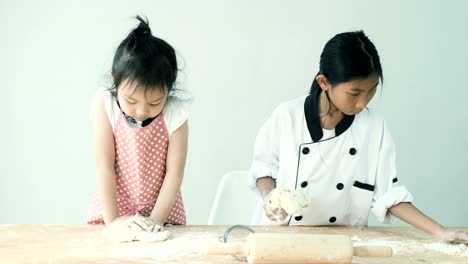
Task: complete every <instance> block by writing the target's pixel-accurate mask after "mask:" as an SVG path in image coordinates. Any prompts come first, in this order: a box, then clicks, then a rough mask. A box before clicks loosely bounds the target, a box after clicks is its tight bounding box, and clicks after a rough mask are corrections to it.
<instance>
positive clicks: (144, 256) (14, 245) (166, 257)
mask: <svg viewBox="0 0 468 264" xmlns="http://www.w3.org/2000/svg"><path fill="white" fill-rule="evenodd" d="M227 228H228V227H227V226H177V227H169V228H168V229H169V230H170V231H171V232H172V236H171V238H170V239H169V240H167V241H165V242H159V243H142V242H130V243H116V242H112V241H108V240H106V239H105V238H104V237H103V235H102V230H103V229H104V227H103V226H100V225H0V263H5V264H6V263H8V264H11V263H152V264H153V263H236V264H239V263H241V262H238V261H236V260H235V259H233V258H232V257H231V256H203V255H202V254H201V253H200V252H199V251H198V250H199V246H200V245H202V244H203V243H205V242H208V241H216V240H218V237H219V236H222V235H223V234H224V231H225V230H226V229H227ZM252 228H253V229H254V230H255V231H256V232H271V233H315V234H343V235H348V236H350V237H351V239H352V240H353V241H354V243H355V244H372V245H376V244H379V245H390V246H392V247H393V249H394V256H393V257H391V258H380V259H377V258H358V257H355V258H354V259H353V263H468V257H463V256H455V255H450V254H448V253H444V252H440V251H438V250H437V249H433V248H434V245H437V244H436V242H435V241H433V240H432V239H431V238H430V237H428V236H427V235H425V234H423V233H421V232H419V231H417V230H415V229H413V228H409V227H370V228H362V227H276V226H275V227H272V226H253V227H252ZM458 229H461V230H465V231H468V228H458ZM246 234H247V233H246V232H242V231H235V232H233V233H232V240H240V239H242V238H243V237H245V235H246ZM428 246H429V248H428ZM448 246H450V247H452V245H448ZM431 247H432V249H431ZM453 247H457V246H453Z"/></svg>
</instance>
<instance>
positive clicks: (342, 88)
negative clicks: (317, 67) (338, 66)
mask: <svg viewBox="0 0 468 264" xmlns="http://www.w3.org/2000/svg"><path fill="white" fill-rule="evenodd" d="M317 81H318V83H319V84H320V86H321V87H322V89H323V90H324V91H328V95H329V97H330V100H331V101H332V103H333V104H334V105H335V107H336V108H337V109H338V110H339V111H341V112H343V113H344V114H345V115H355V114H358V113H359V112H361V111H362V110H363V109H364V108H366V106H367V104H369V102H370V101H371V100H372V97H374V95H375V92H376V90H377V86H378V85H379V76H378V75H371V76H369V77H367V78H364V79H355V80H351V81H348V82H344V83H339V84H337V85H334V86H332V85H330V84H329V83H328V81H327V80H326V77H325V76H324V75H321V74H320V75H318V76H317Z"/></svg>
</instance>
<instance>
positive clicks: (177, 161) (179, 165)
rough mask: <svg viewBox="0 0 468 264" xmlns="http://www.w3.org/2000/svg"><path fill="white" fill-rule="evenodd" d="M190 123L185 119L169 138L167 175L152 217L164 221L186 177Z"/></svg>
mask: <svg viewBox="0 0 468 264" xmlns="http://www.w3.org/2000/svg"><path fill="white" fill-rule="evenodd" d="M187 144H188V123H187V121H185V122H184V123H183V124H182V125H181V126H180V127H179V128H177V130H176V131H174V132H173V133H172V135H171V137H170V139H169V147H168V150H167V158H166V176H165V178H164V181H163V184H162V186H161V190H160V192H159V196H158V199H157V201H156V204H155V205H154V208H153V211H152V212H151V215H150V219H152V220H156V221H157V222H159V223H164V222H165V221H166V218H167V217H168V216H169V213H170V212H171V209H172V206H173V205H174V203H175V201H176V198H177V193H178V192H179V190H180V185H181V184H182V179H183V177H184V168H185V160H186V158H187Z"/></svg>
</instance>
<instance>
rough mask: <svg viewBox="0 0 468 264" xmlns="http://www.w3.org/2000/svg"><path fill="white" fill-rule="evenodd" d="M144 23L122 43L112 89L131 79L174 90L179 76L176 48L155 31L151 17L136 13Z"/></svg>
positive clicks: (144, 86)
mask: <svg viewBox="0 0 468 264" xmlns="http://www.w3.org/2000/svg"><path fill="white" fill-rule="evenodd" d="M136 19H138V21H139V22H140V24H139V25H138V26H137V27H136V28H135V29H133V30H132V31H131V32H130V33H129V34H128V36H127V37H126V38H125V39H124V40H123V41H122V42H121V43H120V45H119V47H118V48H117V51H116V53H115V55H114V61H113V63H112V76H113V85H112V88H111V89H112V90H113V91H115V92H117V88H118V87H119V85H120V84H121V83H122V82H123V81H125V80H128V81H129V82H130V83H134V82H137V83H138V86H139V87H141V88H142V89H144V90H145V92H146V91H147V90H152V89H165V88H167V90H165V91H164V92H168V93H169V92H170V91H171V90H172V89H173V86H174V83H175V81H176V79H177V71H178V68H177V60H176V54H175V51H174V48H172V46H171V45H169V44H168V43H167V42H166V41H164V40H162V39H160V38H157V37H155V36H153V35H152V34H151V29H150V27H149V23H148V20H144V19H143V18H141V17H140V16H136Z"/></svg>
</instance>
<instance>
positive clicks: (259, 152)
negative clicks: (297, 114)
mask: <svg viewBox="0 0 468 264" xmlns="http://www.w3.org/2000/svg"><path fill="white" fill-rule="evenodd" d="M279 114H280V110H279V108H277V109H276V110H275V111H274V112H273V113H272V115H271V116H270V118H269V119H268V120H267V121H266V122H265V123H264V124H263V126H262V127H261V128H260V130H259V132H258V134H257V137H256V140H255V146H254V154H253V162H252V165H251V167H250V171H249V179H248V185H249V187H250V188H251V189H253V190H254V189H256V187H257V179H258V178H262V177H265V176H270V177H272V178H274V179H276V178H277V176H278V167H279V156H278V155H279V154H278V153H279V144H280V135H281V128H280V126H279Z"/></svg>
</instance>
